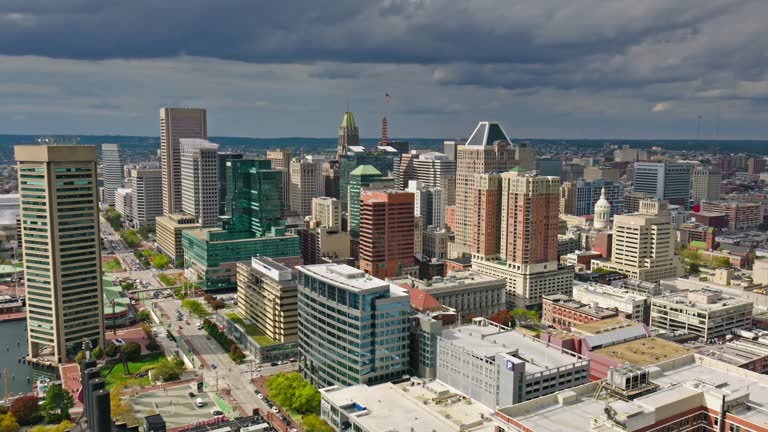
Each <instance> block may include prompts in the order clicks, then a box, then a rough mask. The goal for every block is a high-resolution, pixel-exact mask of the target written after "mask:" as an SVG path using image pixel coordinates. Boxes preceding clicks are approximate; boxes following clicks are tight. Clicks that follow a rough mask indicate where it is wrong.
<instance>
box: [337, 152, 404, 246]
mask: <svg viewBox="0 0 768 432" xmlns="http://www.w3.org/2000/svg"><path fill="white" fill-rule="evenodd" d="M374 184H380V185H381V186H382V187H386V188H391V187H394V185H395V182H394V179H392V178H391V177H387V176H385V175H383V174H381V172H380V171H379V170H377V169H376V168H375V167H374V166H372V165H360V166H359V167H357V168H355V169H354V170H353V171H352V172H351V173H349V189H348V190H349V193H348V195H347V199H348V202H349V204H348V206H347V226H348V227H349V228H348V231H349V235H350V236H352V238H358V237H359V236H360V191H361V190H362V189H363V188H365V187H370V186H371V185H374Z"/></svg>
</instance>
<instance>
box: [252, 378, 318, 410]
mask: <svg viewBox="0 0 768 432" xmlns="http://www.w3.org/2000/svg"><path fill="white" fill-rule="evenodd" d="M265 384H266V386H267V389H269V395H270V397H271V398H272V400H274V401H275V402H277V404H278V405H280V406H282V407H285V408H287V409H289V410H292V411H295V412H298V413H299V414H313V413H317V412H319V411H320V392H319V391H317V389H316V388H314V387H313V386H312V385H311V384H310V383H308V382H306V381H304V379H303V378H302V377H301V375H300V374H299V373H297V372H291V373H279V374H277V375H273V376H272V377H270V378H269V379H268V380H267V382H266V383H265Z"/></svg>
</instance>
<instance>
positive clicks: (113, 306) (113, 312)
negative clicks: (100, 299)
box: [109, 299, 117, 336]
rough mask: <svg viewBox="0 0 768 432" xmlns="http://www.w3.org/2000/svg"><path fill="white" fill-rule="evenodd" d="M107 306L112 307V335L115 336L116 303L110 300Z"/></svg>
mask: <svg viewBox="0 0 768 432" xmlns="http://www.w3.org/2000/svg"><path fill="white" fill-rule="evenodd" d="M109 304H110V305H111V306H112V334H114V335H115V336H117V316H116V315H115V306H117V302H115V299H112V300H110V301H109Z"/></svg>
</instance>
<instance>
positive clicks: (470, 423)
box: [320, 380, 495, 432]
mask: <svg viewBox="0 0 768 432" xmlns="http://www.w3.org/2000/svg"><path fill="white" fill-rule="evenodd" d="M414 382H415V383H417V384H416V385H411V381H407V382H405V383H401V384H392V383H387V384H381V385H377V386H372V387H368V386H366V385H356V386H352V387H345V388H337V387H330V388H326V389H322V390H320V392H321V393H322V394H323V397H324V398H326V399H327V400H329V401H332V403H333V404H335V405H336V406H339V407H349V409H348V410H347V412H348V413H350V414H352V415H351V417H355V418H356V419H357V421H358V422H359V423H360V424H361V425H362V426H363V427H364V428H365V430H366V431H369V432H390V431H392V432H394V431H401V432H408V431H411V430H415V431H424V432H430V431H435V432H456V431H459V430H461V431H471V432H491V431H493V430H494V429H495V423H494V422H493V421H492V418H493V411H492V410H490V409H488V408H487V407H485V406H484V405H482V404H480V403H477V402H475V401H472V400H471V399H467V398H466V397H465V396H462V395H461V393H459V392H458V391H456V390H454V389H452V388H450V387H448V386H447V385H445V384H443V383H441V382H439V381H432V382H427V383H425V382H423V381H421V380H414ZM437 402H440V403H439V404H438V403H437ZM355 404H357V405H355ZM355 411H357V412H359V413H360V414H359V415H354V412H355ZM363 413H365V414H363ZM393 414H394V415H393Z"/></svg>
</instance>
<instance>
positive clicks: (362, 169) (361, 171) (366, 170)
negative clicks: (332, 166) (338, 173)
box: [349, 165, 381, 176]
mask: <svg viewBox="0 0 768 432" xmlns="http://www.w3.org/2000/svg"><path fill="white" fill-rule="evenodd" d="M349 175H359V176H363V175H378V176H380V175H381V171H379V170H377V169H376V167H374V166H373V165H360V166H359V167H357V168H355V169H354V170H352V172H351V173H349Z"/></svg>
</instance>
